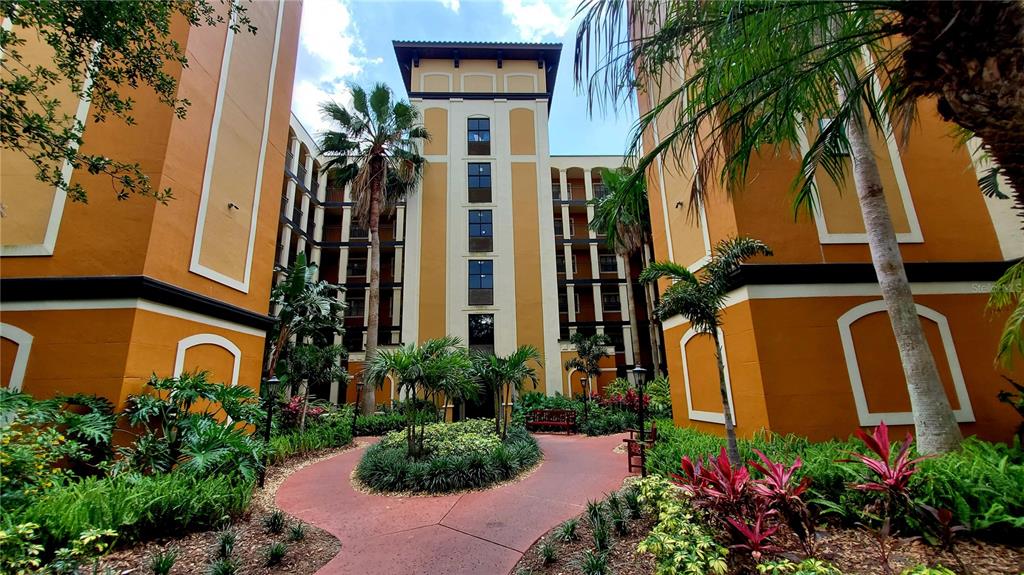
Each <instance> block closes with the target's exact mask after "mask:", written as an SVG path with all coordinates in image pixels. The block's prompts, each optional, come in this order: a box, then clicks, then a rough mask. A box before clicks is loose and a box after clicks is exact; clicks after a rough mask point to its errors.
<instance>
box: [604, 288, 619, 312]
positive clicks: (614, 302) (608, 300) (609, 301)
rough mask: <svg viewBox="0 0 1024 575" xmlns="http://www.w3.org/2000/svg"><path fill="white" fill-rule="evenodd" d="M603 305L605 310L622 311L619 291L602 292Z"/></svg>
mask: <svg viewBox="0 0 1024 575" xmlns="http://www.w3.org/2000/svg"><path fill="white" fill-rule="evenodd" d="M601 307H602V308H603V309H604V311H622V303H621V302H620V301H619V292H618V291H613V292H612V291H608V292H601Z"/></svg>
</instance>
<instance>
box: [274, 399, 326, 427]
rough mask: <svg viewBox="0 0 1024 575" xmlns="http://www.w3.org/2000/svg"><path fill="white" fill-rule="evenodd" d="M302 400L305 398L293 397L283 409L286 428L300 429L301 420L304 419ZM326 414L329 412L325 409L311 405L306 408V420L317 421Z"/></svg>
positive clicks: (282, 415) (282, 413)
mask: <svg viewBox="0 0 1024 575" xmlns="http://www.w3.org/2000/svg"><path fill="white" fill-rule="evenodd" d="M302 400H303V397H302V396H301V395H293V396H292V398H291V400H289V401H288V403H287V404H286V405H285V406H284V407H283V408H282V409H281V419H282V420H283V423H284V426H285V427H289V428H290V427H298V425H299V420H300V419H301V418H302V403H303V401H302ZM326 412H327V410H326V409H324V408H323V407H319V406H316V405H313V404H310V405H309V407H307V408H306V419H307V420H308V419H316V418H318V417H320V416H321V415H323V414H324V413H326Z"/></svg>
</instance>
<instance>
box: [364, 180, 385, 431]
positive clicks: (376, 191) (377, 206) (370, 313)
mask: <svg viewBox="0 0 1024 575" xmlns="http://www.w3.org/2000/svg"><path fill="white" fill-rule="evenodd" d="M379 163H380V161H379V160H377V161H376V162H373V161H371V166H370V169H371V170H374V172H375V173H377V174H383V173H384V170H383V167H381V166H378V165H377V164H379ZM378 168H379V169H378ZM383 200H384V176H383V175H375V176H374V183H373V187H372V191H371V192H370V214H369V222H368V225H367V228H368V229H369V232H370V253H369V256H370V257H369V262H368V263H369V272H370V287H369V289H368V293H367V298H366V354H365V355H366V359H365V361H364V363H363V365H368V364H369V363H370V361H372V360H373V356H374V355H376V354H377V339H378V335H377V334H378V332H379V331H380V212H381V203H382V202H383ZM374 391H375V390H373V389H365V388H364V389H363V397H362V404H361V406H360V409H361V410H362V412H363V413H365V414H366V415H371V414H372V413H373V412H375V411H376V410H377V402H376V393H374Z"/></svg>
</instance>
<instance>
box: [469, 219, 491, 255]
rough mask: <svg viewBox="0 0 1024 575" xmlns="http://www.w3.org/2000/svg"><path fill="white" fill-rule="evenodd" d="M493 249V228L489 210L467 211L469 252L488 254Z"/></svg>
mask: <svg viewBox="0 0 1024 575" xmlns="http://www.w3.org/2000/svg"><path fill="white" fill-rule="evenodd" d="M493 249H494V226H493V224H492V223H491V210H469V251H471V252H489V251H491V250H493Z"/></svg>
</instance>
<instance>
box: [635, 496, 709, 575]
mask: <svg viewBox="0 0 1024 575" xmlns="http://www.w3.org/2000/svg"><path fill="white" fill-rule="evenodd" d="M636 488H637V489H638V490H639V499H640V503H641V504H642V505H644V506H645V507H647V508H650V509H651V510H652V511H653V512H654V515H655V516H656V517H658V522H657V523H656V524H655V526H654V528H653V529H652V530H651V533H650V534H649V535H648V536H647V538H646V539H644V540H643V541H641V542H640V544H639V545H638V546H637V550H638V551H640V552H641V553H650V554H651V555H653V556H654V559H655V561H656V562H657V565H658V570H657V572H658V573H707V574H718V575H721V574H723V573H725V572H726V569H727V568H728V562H727V560H726V557H727V555H728V552H729V551H728V549H726V548H725V547H723V546H722V545H720V544H719V543H718V542H717V541H716V540H715V534H714V533H713V532H712V531H711V530H710V528H708V527H707V525H706V523H705V522H702V521H700V520H699V519H697V518H696V517H695V515H694V512H693V510H692V509H690V508H689V507H688V506H687V505H686V503H685V502H684V501H683V500H682V499H680V497H679V492H678V490H677V489H676V488H675V487H673V486H672V485H671V484H670V483H669V481H668V480H667V479H665V478H663V477H657V476H649V477H647V478H644V479H641V480H640V481H638V482H637V483H636Z"/></svg>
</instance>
